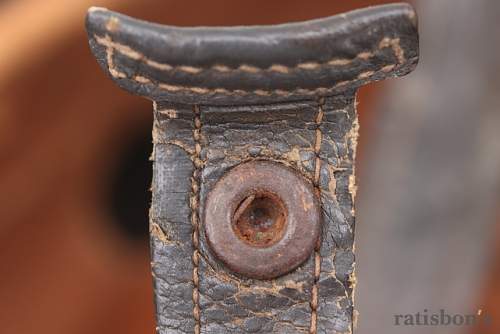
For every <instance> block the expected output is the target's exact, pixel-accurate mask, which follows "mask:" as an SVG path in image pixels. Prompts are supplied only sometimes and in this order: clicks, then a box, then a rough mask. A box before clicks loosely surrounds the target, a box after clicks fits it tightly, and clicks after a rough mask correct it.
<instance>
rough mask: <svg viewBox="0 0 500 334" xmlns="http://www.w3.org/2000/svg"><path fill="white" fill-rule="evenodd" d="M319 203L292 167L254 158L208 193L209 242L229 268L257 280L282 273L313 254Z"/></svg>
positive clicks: (206, 215) (316, 236)
mask: <svg viewBox="0 0 500 334" xmlns="http://www.w3.org/2000/svg"><path fill="white" fill-rule="evenodd" d="M320 216H321V214H320V206H319V203H318V199H317V196H316V195H315V192H314V188H313V186H312V185H311V183H310V182H309V181H308V180H307V179H305V178H304V177H303V176H302V175H300V174H298V173H297V172H296V171H294V170H293V169H291V168H289V167H287V166H285V165H283V164H280V163H276V162H271V161H262V160H256V161H252V162H247V163H243V164H240V165H238V166H236V167H234V168H233V169H231V170H230V171H229V172H228V173H226V174H225V175H224V176H223V177H222V178H221V179H220V180H219V181H218V182H217V183H216V185H215V186H214V188H213V189H212V191H211V192H210V194H209V195H208V198H207V201H206V205H205V210H204V228H205V233H206V236H207V240H208V244H209V245H210V248H211V249H212V251H213V252H214V253H215V255H216V257H217V258H218V259H219V260H221V261H222V262H223V263H224V264H225V265H226V266H227V267H228V268H229V269H231V270H232V271H234V272H236V273H238V274H241V275H243V276H247V277H250V278H257V279H271V278H275V277H278V276H281V275H283V274H286V273H288V272H290V271H292V270H294V269H295V268H297V267H298V266H299V265H300V264H302V263H303V262H304V261H305V260H306V259H307V258H308V257H309V256H310V255H311V253H312V251H313V250H314V247H315V245H316V243H317V240H318V238H319V234H320V226H321V224H320V221H321V220H320Z"/></svg>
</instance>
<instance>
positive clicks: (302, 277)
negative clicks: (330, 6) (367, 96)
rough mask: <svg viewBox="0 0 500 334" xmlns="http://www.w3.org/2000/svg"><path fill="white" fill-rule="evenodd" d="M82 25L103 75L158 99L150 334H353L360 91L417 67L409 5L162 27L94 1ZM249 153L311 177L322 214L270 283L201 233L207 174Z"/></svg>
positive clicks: (215, 174)
mask: <svg viewBox="0 0 500 334" xmlns="http://www.w3.org/2000/svg"><path fill="white" fill-rule="evenodd" d="M87 30H88V34H89V42H90V47H91V50H92V51H93V53H94V55H95V56H96V58H97V60H98V62H99V63H100V65H101V66H102V67H103V69H104V70H105V72H106V73H107V74H108V75H110V77H111V78H112V79H113V80H114V81H115V82H116V83H117V84H118V85H120V86H121V87H122V88H124V89H126V90H128V91H130V92H132V93H134V94H139V95H142V96H145V97H147V98H149V99H152V100H153V101H154V114H155V120H154V126H153V142H154V150H153V153H152V160H153V161H154V164H153V168H154V175H153V184H152V192H153V203H152V207H151V211H150V231H151V252H152V270H153V276H154V288H155V300H156V310H157V319H158V333H162V334H163V333H352V331H353V318H354V317H355V311H354V305H353V291H354V288H355V275H354V262H355V258H354V251H353V248H354V226H355V215H354V199H355V194H356V185H355V178H354V174H355V173H354V172H355V167H354V161H355V157H356V143H357V136H358V121H357V114H356V108H355V106H356V102H355V96H356V89H357V88H358V87H359V86H360V85H362V84H365V83H367V82H370V81H374V80H380V79H384V78H387V77H391V76H399V75H403V74H406V73H409V72H410V71H411V70H412V69H413V68H414V67H415V66H416V63H417V60H418V33H417V20H416V15H415V13H414V11H413V10H412V9H411V7H410V6H408V5H405V4H396V5H388V6H379V7H373V8H369V9H365V10H359V11H354V12H352V13H348V14H345V15H341V16H335V17H331V18H326V19H320V20H314V21H309V22H303V23H294V24H287V25H278V26H269V27H235V28H176V27H168V26H160V25H155V24H151V23H147V22H142V21H138V20H135V19H131V18H128V17H126V16H123V15H120V14H116V13H113V12H110V11H107V10H104V9H96V8H94V9H91V10H90V11H89V14H88V16H87ZM255 159H265V160H271V161H275V162H278V163H282V164H284V165H286V166H289V167H292V168H293V169H295V170H296V171H297V172H299V173H300V174H302V175H303V176H304V177H305V178H307V179H308V180H309V182H311V184H312V185H313V186H314V187H315V189H316V191H317V195H318V197H319V199H320V202H321V209H322V216H323V217H322V218H323V221H322V233H321V240H320V242H319V243H318V246H317V249H316V250H315V251H314V252H313V253H312V254H311V255H310V257H309V259H308V260H307V261H305V263H303V264H302V265H301V266H300V267H299V268H298V269H296V270H294V271H292V272H291V273H288V274H286V275H284V276H281V277H279V278H276V279H272V280H256V279H248V278H245V277H241V276H240V275H237V274H235V273H233V272H231V271H230V270H228V269H227V268H226V267H225V266H224V265H223V264H222V263H220V262H219V261H218V260H217V259H216V258H215V256H214V255H213V254H212V252H211V251H210V249H209V246H208V243H207V240H206V237H205V235H204V232H203V214H204V212H203V210H204V203H205V200H206V198H207V195H208V193H209V192H210V190H211V189H212V188H213V186H214V184H215V183H216V182H217V180H219V179H220V177H221V176H223V175H224V174H225V173H226V172H227V171H228V170H230V169H231V168H232V167H234V166H236V165H238V164H240V163H242V162H246V161H251V160H255ZM290 189H291V191H293V185H290Z"/></svg>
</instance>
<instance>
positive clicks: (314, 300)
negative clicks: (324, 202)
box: [309, 98, 325, 334]
mask: <svg viewBox="0 0 500 334" xmlns="http://www.w3.org/2000/svg"><path fill="white" fill-rule="evenodd" d="M324 104H325V100H324V98H321V99H320V100H319V103H318V114H317V115H316V120H315V123H316V139H315V143H314V153H315V155H316V159H315V163H314V187H315V190H316V194H317V196H318V200H320V201H321V189H320V186H319V178H320V169H321V158H320V151H321V141H322V139H323V133H322V132H321V123H322V121H323V117H324V114H325V113H324V110H323V107H324ZM319 248H320V244H319V242H318V244H317V245H316V249H315V250H314V284H313V287H312V290H311V303H310V305H311V326H310V328H309V333H310V334H316V333H317V330H318V282H319V277H320V273H321V254H320V252H319V251H320V249H319Z"/></svg>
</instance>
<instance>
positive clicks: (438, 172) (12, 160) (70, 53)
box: [0, 0, 500, 334]
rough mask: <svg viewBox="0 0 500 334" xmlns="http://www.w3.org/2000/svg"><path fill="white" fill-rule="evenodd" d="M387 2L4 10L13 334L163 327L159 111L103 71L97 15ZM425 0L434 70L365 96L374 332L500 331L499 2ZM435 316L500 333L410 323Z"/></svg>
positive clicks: (6, 304)
mask: <svg viewBox="0 0 500 334" xmlns="http://www.w3.org/2000/svg"><path fill="white" fill-rule="evenodd" d="M388 2H392V1H384V0H380V1H377V0H350V1H341V0H337V1H333V0H328V1H312V0H308V1H306V0H302V1H289V0H288V1H285V0H279V1H269V0H268V1H255V0H254V1H222V0H212V1H194V0H183V1H180V0H141V1H139V0H120V1H118V0H45V1H41V0H3V1H0V41H1V42H0V189H1V191H0V217H1V218H0V332H1V333H9V334H10V333H16V334H25V333H39V334H43V333H51V334H59V333H65V334H66V333H74V334H79V333H96V334H101V333H102V334H104V333H120V334H127V333H153V332H154V327H155V325H154V314H153V313H154V310H153V294H152V279H151V274H150V269H149V248H148V228H147V226H148V219H147V214H148V207H149V201H150V197H149V196H150V193H149V185H150V179H151V164H150V162H149V161H148V157H149V154H150V152H151V134H150V130H151V124H152V107H151V103H150V102H149V101H146V100H143V99H141V98H139V97H135V96H130V95H128V94H127V93H125V92H124V91H122V90H120V89H119V88H118V87H117V86H116V85H115V84H113V83H112V82H111V80H110V79H109V78H107V77H106V76H105V75H104V74H103V72H101V70H100V68H99V67H98V65H97V63H96V61H95V60H94V58H93V57H92V55H91V54H90V52H89V49H88V45H87V39H86V35H85V31H84V17H85V13H86V10H87V8H88V7H89V6H93V5H95V6H103V7H107V8H109V9H112V10H115V11H119V12H122V13H125V14H128V15H131V16H134V17H137V18H141V19H146V20H150V21H154V22H159V23H164V24H171V25H180V26H189V25H241V24H273V23H283V22H289V21H299V20H306V19H312V18H318V17H322V16H328V15H332V14H336V13H341V12H343V11H347V10H350V9H355V8H360V7H364V6H369V5H375V4H381V3H388ZM412 3H413V4H414V5H415V6H416V8H417V11H418V13H419V16H420V33H421V62H420V65H419V67H418V68H417V70H416V72H414V73H413V74H411V75H410V76H408V77H405V78H402V79H398V80H391V81H389V82H386V83H379V84H375V85H370V86H368V87H365V88H363V89H362V90H361V92H360V105H359V113H360V117H361V138H360V139H361V140H360V153H359V159H358V162H357V166H358V169H357V170H358V185H359V192H358V194H359V195H358V206H357V208H358V209H357V211H358V219H357V228H356V229H357V230H356V233H357V236H356V238H357V241H356V249H357V261H358V269H357V278H358V288H357V298H356V304H357V309H358V310H359V313H360V316H359V321H358V331H357V333H361V334H365V333H440V334H442V333H479V332H480V333H483V334H488V333H499V332H500V321H497V319H500V262H499V261H500V246H499V241H500V224H499V223H500V210H499V207H498V204H499V200H500V191H499V190H500V187H499V186H500V131H499V129H500V112H499V110H498V109H499V106H500V94H499V92H500V22H499V21H498V19H497V16H498V13H500V2H498V1H494V0H474V1H471V0H415V1H413V2H412ZM425 309H427V310H429V313H433V312H438V311H439V310H440V309H444V310H446V311H447V312H448V313H450V314H455V313H457V314H474V313H477V312H478V310H482V312H483V314H487V315H488V316H489V317H491V319H493V321H492V323H491V324H489V325H485V326H482V327H477V326H476V327H474V328H470V327H455V326H448V327H439V328H436V327H416V326H414V327H401V326H400V327H397V326H394V316H395V315H397V314H414V313H416V312H419V311H420V312H423V311H424V310H425Z"/></svg>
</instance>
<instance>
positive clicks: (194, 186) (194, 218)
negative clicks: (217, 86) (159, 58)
mask: <svg viewBox="0 0 500 334" xmlns="http://www.w3.org/2000/svg"><path fill="white" fill-rule="evenodd" d="M193 114H194V119H193V125H194V126H193V139H194V152H193V155H192V161H193V163H194V170H193V175H192V177H191V198H190V201H189V204H190V207H191V225H192V228H193V235H192V239H193V257H192V261H193V278H192V280H193V295H192V299H193V317H194V333H195V334H199V333H200V292H199V283H200V277H199V273H198V267H199V263H200V253H199V241H200V239H199V230H200V229H199V226H200V216H199V207H200V205H199V200H200V177H201V175H200V174H201V169H202V167H203V161H202V160H201V159H200V153H201V140H200V139H201V120H200V108H199V107H198V106H197V105H194V106H193Z"/></svg>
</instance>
